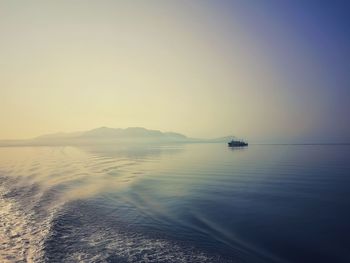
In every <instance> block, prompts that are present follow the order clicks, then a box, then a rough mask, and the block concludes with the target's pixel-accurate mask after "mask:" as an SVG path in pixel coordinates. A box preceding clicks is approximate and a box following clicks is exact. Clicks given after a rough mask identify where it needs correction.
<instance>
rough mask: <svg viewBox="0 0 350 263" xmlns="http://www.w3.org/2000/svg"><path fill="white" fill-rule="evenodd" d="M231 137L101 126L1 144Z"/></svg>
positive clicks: (192, 139) (119, 141)
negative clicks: (210, 136)
mask: <svg viewBox="0 0 350 263" xmlns="http://www.w3.org/2000/svg"><path fill="white" fill-rule="evenodd" d="M230 138H232V136H230V137H221V138H216V139H196V138H189V137H187V136H185V135H183V134H180V133H176V132H162V131H159V130H150V129H146V128H143V127H129V128H126V129H121V128H109V127H100V128H96V129H92V130H88V131H81V132H72V133H63V132H60V133H53V134H46V135H42V136H39V137H36V138H34V139H30V140H3V141H0V146H25V145H28V146H30V145H33V146H35V145H43V146H44V145H45V146H50V145H86V144H111V143H112V144H113V143H195V142H224V141H228V140H229V139H230Z"/></svg>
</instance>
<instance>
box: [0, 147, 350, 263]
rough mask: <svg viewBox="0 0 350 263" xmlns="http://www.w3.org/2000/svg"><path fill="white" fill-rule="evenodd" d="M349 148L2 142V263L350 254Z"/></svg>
mask: <svg viewBox="0 0 350 263" xmlns="http://www.w3.org/2000/svg"><path fill="white" fill-rule="evenodd" d="M349 168H350V146H340V145H339V146H331V145H328V146H327V145H251V146H249V147H248V148H242V149H230V148H227V147H226V145H224V144H187V145H170V146H138V147H135V146H125V145H124V146H122V145H119V146H117V145H115V146H109V147H101V146H100V147H97V146H96V147H80V148H76V147H23V148H21V147H13V148H0V261H1V262H24V261H27V262H350V256H349V249H350V248H349V245H348V244H350V237H349V234H350V224H349V222H350V213H349V209H350V191H349V190H350V174H349Z"/></svg>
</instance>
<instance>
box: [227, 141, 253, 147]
mask: <svg viewBox="0 0 350 263" xmlns="http://www.w3.org/2000/svg"><path fill="white" fill-rule="evenodd" d="M228 146H229V147H245V146H248V143H247V142H245V141H243V140H238V141H235V140H232V141H230V142H229V143H228Z"/></svg>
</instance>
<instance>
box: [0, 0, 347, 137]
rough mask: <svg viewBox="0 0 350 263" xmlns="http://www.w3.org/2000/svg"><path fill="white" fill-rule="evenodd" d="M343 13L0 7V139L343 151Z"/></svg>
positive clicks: (304, 5)
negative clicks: (122, 136)
mask: <svg viewBox="0 0 350 263" xmlns="http://www.w3.org/2000/svg"><path fill="white" fill-rule="evenodd" d="M348 3H349V2H348V1H346V0H344V1H298V0H293V1H278V0H276V1H272V0H271V1H269V0H266V1H262V0H256V1H254V0H250V1H246V0H241V1H218V0H215V1H214V0H212V1H205V0H201V1H200V0H197V1H190V0H176V1H167V0H159V1H152V0H149V1H146V0H144V1H141V0H139V1H136V0H135V1H129V0H125V1H117V0H115V1H105V0H98V1H97V0H95V1H89V0H75V1H72V0H68V1H64V0H59V1H58V0H57V1H47V0H45V1H27V0H23V1H17V0H8V1H2V0H0V36H1V39H0V40H1V41H0V125H1V126H0V127H1V128H0V138H1V139H2V138H3V139H14V138H28V137H34V136H37V135H41V134H45V133H52V132H58V131H77V130H86V129H92V128H95V127H99V126H109V127H120V128H123V127H128V126H143V127H146V128H151V129H160V130H163V131H175V132H181V133H184V134H186V135H188V136H191V137H216V136H224V135H230V134H234V135H237V136H240V137H244V138H247V139H248V140H250V141H276V142H277V141H293V142H296V141H300V142H303V141H304V142H305V141H323V142H326V141H350V121H349V120H350V16H349V12H350V5H349V4H348Z"/></svg>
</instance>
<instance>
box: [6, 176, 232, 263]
mask: <svg viewBox="0 0 350 263" xmlns="http://www.w3.org/2000/svg"><path fill="white" fill-rule="evenodd" d="M57 200H60V198H58V191H56V190H55V189H54V188H51V189H46V190H45V191H42V189H40V187H39V186H38V185H36V184H32V185H30V186H28V185H26V186H24V185H22V184H21V183H18V182H16V181H15V179H14V178H2V180H1V183H0V208H1V209H0V228H1V230H2V231H0V240H1V243H0V261H1V262H228V261H227V260H223V259H222V258H220V257H219V256H212V255H208V254H206V253H204V252H201V251H198V250H196V249H195V248H193V247H191V246H188V245H186V244H178V243H176V242H175V241H173V240H167V239H166V238H162V237H155V236H150V235H149V234H145V233H142V231H137V230H136V229H135V228H133V227H132V226H131V225H128V224H126V223H122V221H118V220H116V217H115V216H111V217H109V216H108V214H106V213H104V212H103V211H96V209H98V208H97V207H96V205H95V204H94V203H93V201H91V200H90V201H89V200H75V201H66V202H59V201H57Z"/></svg>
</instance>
